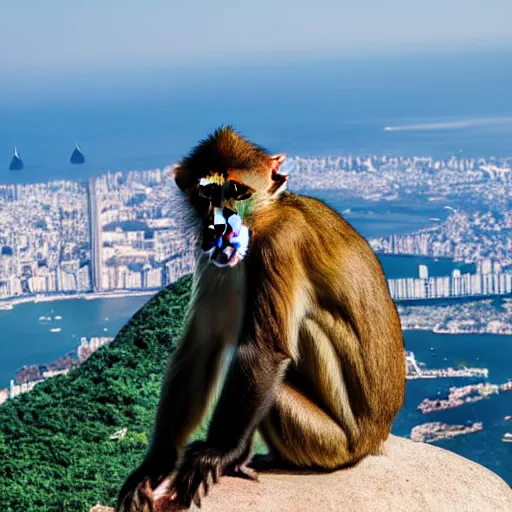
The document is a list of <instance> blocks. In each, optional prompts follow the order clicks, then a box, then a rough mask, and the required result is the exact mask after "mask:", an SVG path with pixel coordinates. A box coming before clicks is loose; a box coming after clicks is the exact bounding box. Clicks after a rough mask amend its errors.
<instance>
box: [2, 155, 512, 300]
mask: <svg viewBox="0 0 512 512" xmlns="http://www.w3.org/2000/svg"><path fill="white" fill-rule="evenodd" d="M511 165H512V160H511V159H502V160H495V159H492V158H491V159H488V160H484V159H479V160H476V159H456V158H452V159H450V160H433V159H431V158H389V157H381V158H378V157H376V156H371V157H368V158H366V159H364V158H359V157H341V156H340V157H326V158H295V159H290V160H289V161H288V163H287V164H286V170H287V171H288V173H289V174H290V177H291V180H290V181H291V183H292V187H293V188H294V189H295V190H318V189H329V190H336V191H339V192H342V193H343V195H344V197H348V196H354V197H358V198H360V199H362V200H370V201H373V202H381V203H382V202H386V201H403V200H406V199H407V198H411V197H412V198H415V199H416V200H417V199H423V200H424V201H429V202H435V201H444V202H450V204H452V205H454V206H450V207H446V208H449V209H450V214H449V215H448V216H447V217H446V219H444V220H443V221H442V222H441V221H439V219H436V220H437V222H435V223H434V225H432V226H429V227H427V228H424V229H422V230H419V231H417V232H414V233H410V234H406V235H397V234H391V235H389V236H388V237H383V238H372V239H370V243H371V245H372V247H373V248H374V250H375V251H376V252H378V253H384V254H404V255H416V256H429V257H434V258H437V257H446V258H451V259H453V260H454V261H464V262H467V263H475V264H477V265H478V267H477V272H476V273H475V274H473V275H470V274H465V275H459V274H456V273H455V274H453V275H452V276H446V277H445V278H443V279H440V278H428V276H427V277H423V278H420V279H416V280H407V281H404V280H392V281H391V282H390V288H391V292H392V295H393V297H394V298H395V299H397V300H400V299H416V298H440V297H448V296H452V297H458V296H472V295H483V296H486V295H504V294H509V293H510V292H511V275H510V274H509V273H508V272H507V271H508V270H509V268H510V266H511V264H512V237H510V236H509V233H510V230H511V229H512V213H511V212H510V211H508V209H507V204H508V201H509V200H510V198H511V197H512V178H511V176H512V175H511V169H510V168H511ZM176 193H177V189H176V187H175V185H174V181H173V179H172V175H171V168H170V167H169V168H166V169H163V170H160V169H156V170H149V171H133V172H128V173H110V172H109V173H107V174H105V175H103V176H101V177H100V178H96V179H90V180H89V181H88V182H87V183H78V182H74V181H53V182H49V183H39V184H32V185H1V186H0V300H2V299H3V302H4V307H7V306H6V303H9V302H11V303H12V301H13V300H14V301H16V299H23V298H24V297H30V296H32V297H36V296H38V295H52V294H60V295H63V294H81V293H90V292H94V293H106V292H110V293H111V292H127V291H134V290H157V289H159V288H161V287H162V286H165V285H167V284H169V283H171V282H173V281H175V280H176V279H177V278H178V277H180V276H181V275H183V274H184V273H188V272H190V271H191V269H192V267H193V257H192V247H191V245H190V242H189V241H187V237H184V236H183V232H182V231H181V230H180V228H179V226H178V224H177V220H176V212H175V211H173V201H172V198H173V197H175V195H176ZM459 203H460V204H461V206H460V207H459V206H458V204H459ZM468 207H471V210H470V211H466V210H464V209H463V208H468ZM479 209H485V212H484V213H481V212H480V211H479Z"/></svg>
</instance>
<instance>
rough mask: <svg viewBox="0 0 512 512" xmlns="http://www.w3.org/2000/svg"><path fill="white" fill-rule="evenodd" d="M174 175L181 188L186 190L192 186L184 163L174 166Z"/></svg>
mask: <svg viewBox="0 0 512 512" xmlns="http://www.w3.org/2000/svg"><path fill="white" fill-rule="evenodd" d="M172 177H173V178H174V181H175V182H176V185H178V188H179V189H180V190H182V191H185V190H186V189H187V188H190V184H189V183H188V181H189V180H187V172H186V169H184V167H183V165H181V164H176V165H175V166H174V167H173V169H172Z"/></svg>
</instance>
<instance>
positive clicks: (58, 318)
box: [54, 315, 62, 320]
mask: <svg viewBox="0 0 512 512" xmlns="http://www.w3.org/2000/svg"><path fill="white" fill-rule="evenodd" d="M54 320H62V317H61V316H59V315H57V316H56V317H55V318H54Z"/></svg>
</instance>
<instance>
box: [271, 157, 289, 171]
mask: <svg viewBox="0 0 512 512" xmlns="http://www.w3.org/2000/svg"><path fill="white" fill-rule="evenodd" d="M270 160H271V161H272V170H273V171H276V172H277V171H278V170H279V167H281V164H282V163H283V162H284V161H285V160H286V155H285V154H284V153H278V154H277V155H272V156H271V157H270Z"/></svg>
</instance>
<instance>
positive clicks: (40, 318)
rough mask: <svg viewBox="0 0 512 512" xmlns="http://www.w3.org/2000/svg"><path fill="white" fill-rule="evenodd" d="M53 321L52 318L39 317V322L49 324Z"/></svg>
mask: <svg viewBox="0 0 512 512" xmlns="http://www.w3.org/2000/svg"><path fill="white" fill-rule="evenodd" d="M51 319H52V317H51V316H40V317H39V320H41V322H49V321H50V320H51Z"/></svg>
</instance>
